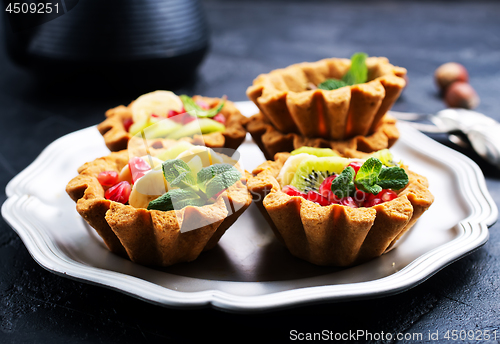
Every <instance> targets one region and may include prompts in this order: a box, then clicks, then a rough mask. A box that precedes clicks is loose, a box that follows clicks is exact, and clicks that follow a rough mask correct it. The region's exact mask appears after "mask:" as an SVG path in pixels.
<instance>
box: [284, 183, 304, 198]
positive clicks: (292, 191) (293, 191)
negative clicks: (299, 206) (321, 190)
mask: <svg viewBox="0 0 500 344" xmlns="http://www.w3.org/2000/svg"><path fill="white" fill-rule="evenodd" d="M281 191H283V192H284V193H286V194H287V195H288V196H300V197H304V198H306V194H305V193H304V192H302V191H300V190H299V189H297V188H296V187H295V186H291V185H286V186H284V187H283V189H281Z"/></svg>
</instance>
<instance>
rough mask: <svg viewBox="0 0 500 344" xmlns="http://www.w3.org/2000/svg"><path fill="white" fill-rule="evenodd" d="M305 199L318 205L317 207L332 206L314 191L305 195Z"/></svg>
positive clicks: (326, 199)
mask: <svg viewBox="0 0 500 344" xmlns="http://www.w3.org/2000/svg"><path fill="white" fill-rule="evenodd" d="M307 199H308V200H310V201H313V202H316V203H318V204H319V205H322V206H327V205H330V204H332V203H331V202H330V201H329V200H328V198H326V197H323V196H321V195H320V194H319V193H317V192H316V191H314V190H311V191H309V192H308V193H307Z"/></svg>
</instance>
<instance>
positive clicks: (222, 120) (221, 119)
mask: <svg viewBox="0 0 500 344" xmlns="http://www.w3.org/2000/svg"><path fill="white" fill-rule="evenodd" d="M212 119H213V120H214V121H217V122H219V123H222V124H226V117H224V115H223V114H221V113H218V114H217V115H215V116H214V117H213V118H212Z"/></svg>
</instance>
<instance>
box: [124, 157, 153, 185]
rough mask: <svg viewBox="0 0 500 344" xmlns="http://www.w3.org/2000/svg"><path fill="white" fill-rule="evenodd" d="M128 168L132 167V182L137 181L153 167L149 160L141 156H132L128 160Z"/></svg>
mask: <svg viewBox="0 0 500 344" xmlns="http://www.w3.org/2000/svg"><path fill="white" fill-rule="evenodd" d="M128 168H129V169H130V174H131V175H132V182H133V183H135V182H136V181H137V179H139V178H141V177H142V176H143V175H145V174H146V172H147V171H149V170H150V169H151V167H149V165H148V164H147V162H145V161H144V160H143V159H141V158H139V157H135V158H132V159H131V160H130V161H129V162H128Z"/></svg>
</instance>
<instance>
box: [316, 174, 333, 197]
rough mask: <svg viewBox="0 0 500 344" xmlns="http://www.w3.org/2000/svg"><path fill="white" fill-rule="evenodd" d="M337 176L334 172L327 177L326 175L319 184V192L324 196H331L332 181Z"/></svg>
mask: <svg viewBox="0 0 500 344" xmlns="http://www.w3.org/2000/svg"><path fill="white" fill-rule="evenodd" d="M336 177H337V175H336V174H332V175H331V176H329V177H326V178H325V179H324V180H323V182H322V183H321V185H320V186H319V189H318V191H319V193H320V194H321V195H323V196H324V197H327V198H328V197H331V196H334V195H333V192H332V181H333V180H334V179H335V178H336Z"/></svg>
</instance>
